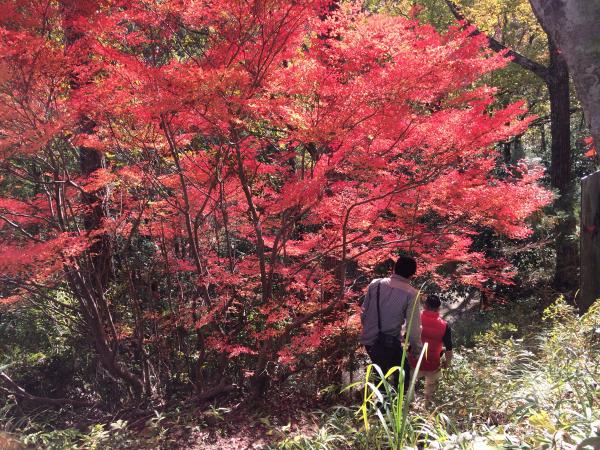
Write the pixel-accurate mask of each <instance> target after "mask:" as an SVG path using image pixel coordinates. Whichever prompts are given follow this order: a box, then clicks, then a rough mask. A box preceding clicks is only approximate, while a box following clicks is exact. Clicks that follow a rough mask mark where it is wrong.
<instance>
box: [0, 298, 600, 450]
mask: <svg viewBox="0 0 600 450" xmlns="http://www.w3.org/2000/svg"><path fill="white" fill-rule="evenodd" d="M513 317H514V318H517V317H515V316H513ZM523 317H525V316H523ZM525 318H526V317H525ZM531 322H535V323H532V324H530V325H531V326H523V325H522V324H521V325H516V324H513V323H510V321H506V320H504V321H501V322H500V321H498V322H496V323H493V324H492V325H491V326H490V327H488V329H487V331H485V332H481V333H479V334H478V335H477V336H476V337H475V338H474V343H475V344H474V345H473V346H472V347H470V348H466V347H461V348H459V349H457V350H458V351H457V352H456V353H455V357H454V360H453V365H452V367H451V369H449V370H447V371H446V372H445V373H444V376H443V378H442V381H441V383H440V386H439V388H438V391H437V393H436V399H435V402H434V406H433V407H430V408H425V406H424V405H423V403H422V400H421V399H420V394H419V393H417V395H416V398H415V400H414V401H413V402H412V404H411V405H410V407H407V403H406V399H405V398H400V399H399V398H398V397H396V396H395V391H400V392H402V389H401V388H400V389H394V388H395V387H394V386H390V385H389V383H387V382H383V383H380V381H381V380H380V378H381V377H379V376H377V375H376V372H377V370H376V368H372V369H371V370H370V371H368V372H370V373H369V375H368V383H369V384H367V389H365V386H364V382H363V385H362V386H359V388H360V391H359V392H357V395H360V396H361V399H362V401H358V403H357V404H355V405H347V402H346V406H336V407H334V408H330V409H327V410H324V411H314V412H312V413H307V412H305V411H300V410H299V411H298V416H299V418H300V417H301V418H302V422H303V423H304V424H307V423H308V424H312V425H311V426H304V427H299V428H294V426H290V425H289V424H288V425H275V424H270V423H269V424H267V425H268V426H267V425H264V426H265V427H266V428H268V429H269V430H268V435H269V439H268V440H269V441H270V442H271V444H269V445H267V446H266V447H265V448H267V449H270V450H275V449H280V450H288V449H289V450H292V449H294V450H304V449H342V450H343V449H349V450H350V449H409V448H410V449H414V448H417V446H420V447H421V448H431V449H444V450H454V449H456V450H462V449H465V450H466V449H473V450H477V449H507V450H517V449H522V450H526V449H532V450H533V449H565V450H575V449H591V448H600V400H599V395H598V394H599V391H600V301H598V302H596V304H595V305H594V306H593V307H592V308H591V309H590V310H589V311H588V313H586V314H585V315H584V316H582V317H579V316H578V315H577V314H576V313H575V312H574V310H573V309H572V308H571V307H570V306H569V305H567V304H566V303H565V302H564V301H563V300H562V299H559V300H558V301H557V302H555V303H554V304H553V305H551V306H550V307H549V308H547V309H546V311H545V312H544V315H543V317H542V318H541V319H540V320H539V321H537V320H536V321H531ZM538 322H539V323H538ZM365 393H366V395H365ZM0 406H1V407H0V448H7V449H12V448H15V449H21V448H36V449H37V448H40V449H117V448H118V449H144V448H146V449H159V448H165V449H171V448H187V447H185V446H184V447H182V446H181V445H182V441H181V438H178V437H176V436H174V432H173V430H175V429H181V430H183V429H185V430H187V431H186V435H190V433H192V434H193V432H194V431H193V430H196V429H202V430H206V429H211V425H210V423H208V421H207V419H206V417H205V418H203V419H201V418H200V417H199V416H198V415H197V414H195V413H190V414H191V415H190V416H189V417H188V416H186V415H185V414H184V413H183V412H181V411H167V412H164V413H158V412H157V413H156V414H155V415H154V416H151V417H148V418H144V419H143V420H145V424H144V423H142V424H141V425H142V426H141V427H140V426H139V425H140V424H139V423H138V424H137V426H133V425H134V424H133V423H130V422H127V421H126V420H120V419H116V420H112V421H106V420H105V421H103V422H102V423H97V424H95V425H94V424H93V422H92V424H90V425H87V426H85V427H80V426H70V427H55V426H51V425H49V423H51V422H54V423H58V422H60V421H61V420H62V421H63V422H66V421H65V414H67V412H66V411H64V410H59V411H55V412H54V414H56V415H61V417H56V420H54V419H52V418H49V416H48V412H47V411H46V412H43V413H42V412H40V414H39V416H37V415H36V414H28V415H26V416H20V417H21V418H19V419H16V418H15V417H18V416H17V415H15V414H14V412H15V408H18V405H15V404H14V403H11V402H10V401H7V402H6V403H4V405H3V406H2V405H0ZM70 414H75V411H72V412H70ZM213 415H214V416H215V417H216V418H218V420H220V421H227V420H228V419H227V417H226V416H222V415H221V414H220V413H219V409H215V410H214V414H213ZM192 416H194V417H192ZM207 417H208V416H207ZM211 417H212V416H211ZM194 420H195V421H196V422H194ZM215 420H216V419H215ZM138 422H139V420H138ZM205 422H206V423H205ZM72 423H73V424H75V423H76V420H75V418H74V419H73V420H72ZM213 428H214V427H213ZM140 430H141V431H140ZM188 442H189V441H188ZM594 445H595V447H594Z"/></svg>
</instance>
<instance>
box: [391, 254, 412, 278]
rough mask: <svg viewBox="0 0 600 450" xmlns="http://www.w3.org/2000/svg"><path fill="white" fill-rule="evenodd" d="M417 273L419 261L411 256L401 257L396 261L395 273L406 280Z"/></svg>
mask: <svg viewBox="0 0 600 450" xmlns="http://www.w3.org/2000/svg"><path fill="white" fill-rule="evenodd" d="M416 272H417V261H415V259H414V258H411V257H410V256H404V255H403V256H401V257H400V258H398V260H397V261H396V265H395V266H394V273H395V274H396V275H400V276H401V277H404V278H410V277H412V276H413V275H414V274H415V273H416Z"/></svg>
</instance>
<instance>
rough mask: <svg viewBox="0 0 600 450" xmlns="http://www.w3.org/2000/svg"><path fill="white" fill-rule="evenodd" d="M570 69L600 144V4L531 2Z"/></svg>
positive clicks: (593, 1)
mask: <svg viewBox="0 0 600 450" xmlns="http://www.w3.org/2000/svg"><path fill="white" fill-rule="evenodd" d="M530 3H531V6H532V7H533V10H534V12H535V14H536V15H537V17H538V19H539V20H540V23H541V24H542V26H543V27H544V29H545V30H546V32H547V33H548V34H549V35H550V36H551V37H552V38H553V39H554V41H555V42H556V44H557V45H558V47H559V49H560V52H561V54H562V55H563V56H564V58H565V60H566V61H567V65H568V66H569V71H570V73H571V75H572V77H573V81H574V82H575V88H576V90H577V94H578V97H579V99H580V100H581V104H582V106H583V111H584V114H585V117H586V121H587V124H588V126H589V128H590V130H591V132H592V135H593V137H594V140H595V142H596V143H599V142H600V33H598V24H599V23H600V1H599V0H530Z"/></svg>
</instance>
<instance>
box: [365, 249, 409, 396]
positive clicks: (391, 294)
mask: <svg viewBox="0 0 600 450" xmlns="http://www.w3.org/2000/svg"><path fill="white" fill-rule="evenodd" d="M416 271H417V263H416V261H415V260H414V259H413V258H411V257H408V256H401V257H400V258H398V260H397V261H396V264H395V266H394V274H393V275H392V276H391V277H390V278H381V279H376V280H373V281H372V282H371V284H370V285H369V287H368V288H367V294H366V296H365V301H364V302H363V305H362V314H361V322H362V327H363V329H362V334H361V337H360V343H361V344H363V345H364V346H365V348H366V350H367V353H368V354H369V357H370V358H371V361H372V363H373V364H377V365H378V366H379V367H380V368H381V370H382V371H383V374H384V375H385V374H386V373H387V371H388V370H389V369H391V368H392V367H394V366H399V365H400V363H401V361H402V326H403V325H406V328H407V332H408V333H409V335H408V336H409V341H410V351H411V353H412V354H414V355H418V354H419V353H420V351H421V339H420V335H421V322H420V308H419V305H418V304H417V290H416V289H415V288H413V287H412V286H411V285H410V283H409V281H408V280H409V278H410V277H412V276H413V275H414V274H415V272H416ZM411 316H412V319H411ZM396 380H397V377H396V376H394V380H393V381H394V384H397V383H396V382H395V381H396ZM404 380H405V381H404V391H406V390H407V389H408V385H409V380H410V367H409V364H408V361H406V362H405V363H404Z"/></svg>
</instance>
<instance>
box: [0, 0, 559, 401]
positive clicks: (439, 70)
mask: <svg viewBox="0 0 600 450" xmlns="http://www.w3.org/2000/svg"><path fill="white" fill-rule="evenodd" d="M0 5H1V6H0V8H1V10H0V55H2V56H1V57H0V160H1V166H0V171H1V173H2V181H0V183H1V185H0V186H1V188H0V192H1V193H2V195H3V197H2V198H0V272H1V273H2V275H1V279H2V280H3V281H4V282H5V283H6V286H7V288H6V289H4V290H3V291H2V292H0V294H2V295H4V298H3V299H2V302H4V303H7V302H10V301H13V300H14V299H16V298H17V297H26V298H28V299H29V300H30V301H33V302H37V303H40V302H41V303H43V305H44V308H48V310H49V311H51V312H52V313H53V314H60V313H61V312H62V313H64V312H66V311H71V310H72V311H74V312H75V317H76V320H77V322H78V325H80V326H81V327H82V329H85V330H86V332H87V333H88V334H89V335H90V336H91V337H92V338H91V339H92V341H93V343H94V348H95V350H96V351H97V353H98V354H99V356H100V360H101V362H102V364H103V365H104V366H105V368H106V369H107V370H108V371H109V372H110V373H111V374H112V375H113V376H114V377H115V378H119V379H122V380H123V381H125V382H126V383H128V384H129V385H130V387H131V388H132V389H133V390H134V391H135V392H137V393H138V394H140V393H142V392H145V393H146V394H150V393H151V391H152V390H153V389H155V386H153V385H152V383H151V380H154V379H156V378H159V379H164V378H165V377H167V378H168V377H169V376H173V374H174V373H176V372H177V371H178V370H181V367H179V366H178V364H179V363H177V361H174V358H172V356H171V355H172V352H173V351H174V350H173V349H174V348H179V349H182V348H183V349H184V352H185V353H187V354H188V355H189V356H188V357H186V361H187V369H186V370H188V372H189V379H190V381H191V382H192V384H194V386H195V387H196V388H197V389H198V390H204V389H205V387H206V385H208V384H210V383H211V382H212V381H214V380H215V379H218V378H219V374H220V373H221V372H222V371H223V370H226V369H227V368H228V367H229V369H230V370H232V371H233V372H231V377H232V378H235V377H238V378H239V379H241V380H243V379H244V378H245V377H252V379H253V380H254V385H255V387H256V388H257V389H258V390H259V391H260V390H261V389H264V387H265V382H266V381H267V379H268V378H269V377H271V376H273V375H274V374H276V373H286V371H288V372H289V370H293V368H296V369H300V368H303V365H302V361H306V358H305V356H306V355H310V354H311V353H315V352H316V351H318V350H319V349H320V348H323V347H327V346H328V345H331V343H332V342H336V341H335V340H336V337H338V336H340V335H343V336H345V337H344V339H348V340H351V339H352V338H351V337H348V336H352V333H353V332H355V330H356V323H357V322H356V308H355V307H354V306H353V305H354V304H355V302H356V299H357V297H358V296H359V295H360V289H356V288H355V286H356V285H357V283H358V284H360V282H361V281H360V280H361V279H363V278H364V277H365V276H366V275H368V274H369V273H370V270H371V269H372V268H373V267H374V266H375V265H376V264H377V263H379V262H381V261H383V260H385V259H387V258H388V257H389V256H390V254H391V253H392V252H395V251H398V250H403V251H410V252H412V253H413V254H415V255H417V257H418V259H419V274H420V275H422V276H424V277H430V278H433V279H434V280H435V281H436V282H437V283H439V284H440V285H442V286H443V285H445V284H447V283H448V282H449V280H452V281H454V282H459V283H462V284H467V285H471V286H475V287H480V288H481V287H482V286H483V284H484V283H485V282H486V281H488V280H494V281H496V282H500V283H508V282H510V280H511V278H512V276H513V275H514V271H513V269H512V268H511V267H510V265H509V264H508V263H507V261H505V260H503V259H492V258H490V257H488V256H486V255H485V254H483V253H481V252H477V251H474V250H473V246H472V243H473V236H474V235H476V234H477V233H478V231H479V230H481V229H482V228H486V229H490V230H492V231H493V232H494V233H496V234H498V235H503V236H507V237H508V238H511V239H521V238H525V237H527V236H529V235H530V233H531V229H530V227H529V225H528V223H527V218H528V217H529V216H530V215H531V214H532V213H533V212H534V211H537V210H538V209H540V208H541V207H542V206H544V205H546V204H547V203H548V202H549V201H550V194H549V193H548V192H547V191H545V190H543V189H542V188H541V187H540V186H539V185H538V184H537V181H538V180H539V178H540V177H541V176H542V170H541V169H540V168H539V167H533V166H528V165H527V164H525V163H521V164H520V165H518V166H517V167H511V168H506V167H504V166H503V165H502V164H501V163H500V162H499V161H501V157H500V155H499V153H498V151H497V149H496V147H495V144H497V143H499V142H502V141H505V140H507V139H509V138H510V137H511V136H514V135H518V134H521V133H523V131H524V130H525V129H526V128H527V126H528V124H529V122H530V121H531V118H528V117H526V111H525V110H524V108H523V105H522V104H521V103H518V104H513V105H509V106H507V107H499V106H498V105H496V104H495V102H494V91H493V89H491V88H489V87H487V86H486V85H485V84H483V83H482V82H481V80H482V78H483V77H484V76H485V75H486V74H488V73H489V72H491V71H493V70H495V69H497V68H499V67H502V66H504V65H505V64H506V63H507V62H506V59H505V58H504V57H503V56H502V55H499V54H490V53H489V52H488V51H486V50H485V42H484V41H483V39H484V38H482V37H481V36H471V35H470V30H464V29H462V28H461V27H455V28H451V29H449V30H448V31H447V32H446V33H444V34H440V33H438V32H436V31H435V30H434V29H433V28H432V27H430V26H426V25H422V24H420V23H418V22H417V21H415V20H411V19H406V18H403V17H392V16H388V15H379V14H365V13H362V12H360V11H358V10H355V9H353V8H352V7H351V6H347V5H345V4H341V5H337V4H336V5H335V7H332V5H330V4H329V3H328V2H325V1H309V0H299V1H294V2H289V1H283V0H252V1H241V0H213V1H205V2H195V1H192V0H165V1H160V2H158V1H138V0H136V1H127V2H125V1H118V0H112V1H103V0H98V1H96V2H86V3H85V4H82V3H77V2H73V3H72V2H69V1H66V0H65V1H63V2H60V3H59V4H57V3H56V2H50V1H43V0H37V1H29V2H13V1H6V2H1V3H0ZM73 5H78V6H77V7H74V6H73ZM89 155H92V156H94V158H96V159H93V161H96V162H95V164H96V165H95V166H90V165H89V164H88V165H85V164H84V162H85V161H88V160H89ZM86 158H87V159H86ZM90 167H93V169H94V170H93V171H91V173H90V170H89V168H90ZM449 263H452V266H453V270H452V271H451V272H449V271H448V270H441V268H444V267H447V265H448V264H449ZM57 293H64V295H57ZM182 345H183V347H182ZM132 349H135V351H134V350H132ZM129 352H133V353H132V354H135V355H136V356H135V358H134V361H133V362H132V363H131V364H129V365H128V364H125V363H124V362H123V361H124V359H123V355H124V354H128V353H129ZM225 356H226V358H224V357H225ZM231 358H236V364H235V368H232V367H231V366H230V364H231V363H230V361H231ZM303 358H304V359H303ZM165 367H166V368H165Z"/></svg>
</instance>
